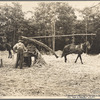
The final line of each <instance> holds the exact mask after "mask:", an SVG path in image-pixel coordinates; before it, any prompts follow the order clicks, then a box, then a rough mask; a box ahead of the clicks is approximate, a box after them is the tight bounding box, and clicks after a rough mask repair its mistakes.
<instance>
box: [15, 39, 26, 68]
mask: <svg viewBox="0 0 100 100" xmlns="http://www.w3.org/2000/svg"><path fill="white" fill-rule="evenodd" d="M13 51H14V52H17V60H16V64H15V68H17V67H18V64H19V67H20V69H22V66H23V61H24V56H23V53H24V51H27V49H26V47H25V45H24V44H23V43H22V40H19V41H18V43H16V44H15V45H14V47H13Z"/></svg>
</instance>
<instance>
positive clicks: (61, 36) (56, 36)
mask: <svg viewBox="0 0 100 100" xmlns="http://www.w3.org/2000/svg"><path fill="white" fill-rule="evenodd" d="M95 35H96V34H72V35H55V36H36V37H28V38H35V39H36V38H53V37H55V38H56V37H70V36H95Z"/></svg>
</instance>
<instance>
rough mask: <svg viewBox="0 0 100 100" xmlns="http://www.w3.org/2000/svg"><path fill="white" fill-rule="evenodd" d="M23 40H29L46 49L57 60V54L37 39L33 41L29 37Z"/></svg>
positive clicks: (23, 37)
mask: <svg viewBox="0 0 100 100" xmlns="http://www.w3.org/2000/svg"><path fill="white" fill-rule="evenodd" d="M21 38H22V39H24V40H29V41H31V42H34V43H36V44H38V45H40V46H42V47H44V48H46V49H47V50H49V51H51V52H52V53H53V54H54V55H55V56H56V58H58V56H57V55H56V54H55V52H54V51H53V50H52V49H51V48H49V47H48V46H47V45H45V44H44V43H42V42H39V41H37V40H36V39H31V38H28V37H25V36H22V37H21Z"/></svg>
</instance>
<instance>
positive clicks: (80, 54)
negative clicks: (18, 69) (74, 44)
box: [79, 54, 83, 64]
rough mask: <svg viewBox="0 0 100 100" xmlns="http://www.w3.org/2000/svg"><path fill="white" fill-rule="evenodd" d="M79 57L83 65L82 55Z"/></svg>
mask: <svg viewBox="0 0 100 100" xmlns="http://www.w3.org/2000/svg"><path fill="white" fill-rule="evenodd" d="M79 57H80V60H81V64H83V61H82V57H81V54H80V55H79Z"/></svg>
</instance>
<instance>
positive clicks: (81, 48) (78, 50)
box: [61, 41, 91, 64]
mask: <svg viewBox="0 0 100 100" xmlns="http://www.w3.org/2000/svg"><path fill="white" fill-rule="evenodd" d="M86 48H87V49H90V48H91V45H90V43H89V41H87V42H84V43H81V44H79V45H74V44H69V45H66V46H65V47H64V49H63V52H62V56H61V57H64V59H65V62H67V55H69V54H72V53H74V54H78V56H77V58H76V60H75V63H76V62H77V60H78V58H79V57H80V60H81V63H82V64H83V61H82V57H81V55H82V53H83V52H85V50H86Z"/></svg>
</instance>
